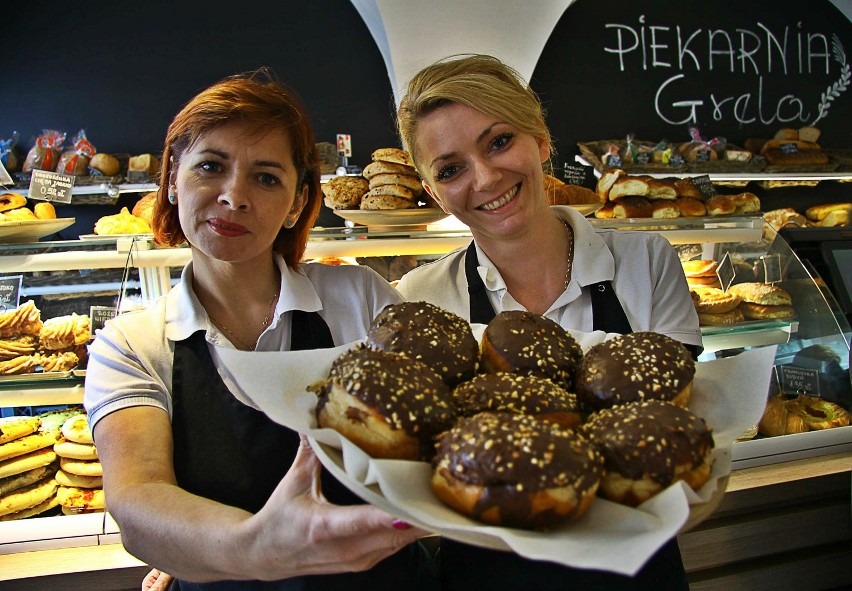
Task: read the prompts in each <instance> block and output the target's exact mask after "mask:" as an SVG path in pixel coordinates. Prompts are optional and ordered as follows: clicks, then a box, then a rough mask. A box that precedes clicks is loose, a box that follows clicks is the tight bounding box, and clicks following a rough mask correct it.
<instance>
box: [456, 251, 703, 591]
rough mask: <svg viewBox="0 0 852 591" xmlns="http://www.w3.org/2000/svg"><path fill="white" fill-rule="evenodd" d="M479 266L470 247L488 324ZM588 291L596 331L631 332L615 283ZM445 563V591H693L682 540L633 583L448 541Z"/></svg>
mask: <svg viewBox="0 0 852 591" xmlns="http://www.w3.org/2000/svg"><path fill="white" fill-rule="evenodd" d="M477 265H478V261H477V258H476V248H475V246H474V244H473V242H471V244H470V246H469V247H468V249H467V252H466V254H465V275H466V276H467V285H468V287H467V289H468V294H469V296H470V321H471V322H477V323H481V324H488V322H489V321H490V320H491V319H492V318H494V316H495V315H496V314H495V312H494V308H493V307H492V306H491V302H490V301H489V300H488V294H487V291H486V289H485V284H484V283H483V282H482V278H481V277H480V276H479V273H478V272H477V270H476V268H477ZM589 289H591V292H590V295H591V298H592V315H593V322H592V324H593V327H594V330H602V331H604V332H610V333H620V334H626V333H629V332H631V328H630V323H629V322H628V321H627V315H626V314H625V313H624V308H623V307H622V306H621V303H620V302H619V301H618V298H617V297H616V295H615V290H614V289H612V283H611V282H610V281H602V282H600V283H595V284H594V285H591V286H590V287H589ZM440 557H441V578H442V586H441V588H442V589H444V590H446V591H470V590H471V589H488V590H489V591H500V590H503V589H505V590H506V591H620V590H628V589H629V590H632V591H689V582H688V581H687V578H686V572H685V571H684V569H683V561H682V560H681V556H680V549H679V548H678V545H677V538H672V539H671V540H670V541H669V542H667V543H666V544H665V545H664V546H663V547H662V548H660V549H659V550H658V551H657V553H656V554H654V556H652V557H651V558H650V559H649V560H648V562H647V563H646V564H645V566H643V567H642V569H641V570H640V571H639V572H638V573H636V575H635V576H633V577H627V576H624V575H619V574H615V573H610V572H604V571H596V570H586V569H578V568H571V567H567V566H562V565H560V564H556V563H553V562H543V561H538V560H530V559H527V558H524V557H522V556H519V555H517V554H515V553H513V552H501V551H497V550H488V549H485V548H479V547H477V546H471V545H468V544H463V543H461V542H455V541H453V540H448V539H443V540H441V550H440Z"/></svg>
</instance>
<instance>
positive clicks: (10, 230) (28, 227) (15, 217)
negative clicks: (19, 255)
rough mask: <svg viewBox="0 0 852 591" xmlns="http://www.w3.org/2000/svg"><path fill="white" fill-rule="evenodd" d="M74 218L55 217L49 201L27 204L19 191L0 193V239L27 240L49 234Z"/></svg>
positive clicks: (6, 240)
mask: <svg viewBox="0 0 852 591" xmlns="http://www.w3.org/2000/svg"><path fill="white" fill-rule="evenodd" d="M74 221H75V220H74V218H57V217H56V209H55V208H54V207H53V204H52V203H51V202H49V201H35V202H34V205H33V206H31V207H30V206H29V205H28V201H27V198H26V197H25V196H24V195H21V194H20V193H11V192H9V193H3V194H0V241H3V242H28V241H32V240H38V239H39V238H43V237H45V236H50V235H51V234H54V233H56V232H59V231H60V230H64V229H65V228H67V227H68V226H70V225H71V224H73V223H74Z"/></svg>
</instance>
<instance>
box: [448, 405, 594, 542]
mask: <svg viewBox="0 0 852 591" xmlns="http://www.w3.org/2000/svg"><path fill="white" fill-rule="evenodd" d="M432 464H433V471H432V489H433V490H434V491H435V494H436V495H437V496H438V498H440V499H441V500H442V501H443V502H444V503H446V504H447V505H449V506H450V507H452V508H454V509H455V510H457V511H459V512H461V513H463V514H465V515H467V516H469V517H471V518H473V519H476V520H479V521H482V522H485V523H490V524H493V525H504V526H508V527H518V528H528V529H529V528H535V529H546V528H548V527H551V526H554V525H556V524H558V523H562V522H564V521H570V520H572V519H576V518H577V517H579V516H580V515H582V514H583V513H584V512H585V511H586V510H587V509H588V507H589V505H590V504H591V503H592V501H593V500H594V497H595V493H596V491H597V488H598V485H599V483H600V480H601V476H602V474H603V460H602V457H601V455H600V453H599V452H598V451H597V449H596V448H595V446H593V445H592V444H591V443H590V442H588V441H586V440H584V439H583V438H581V437H579V436H578V435H577V434H576V433H575V432H574V431H572V430H570V429H562V428H560V427H558V426H556V425H553V424H551V423H547V422H544V421H540V420H538V419H537V418H535V417H532V416H529V415H520V414H512V413H487V412H486V413H480V414H478V415H476V416H473V417H468V418H463V419H460V420H459V421H458V422H457V423H456V424H455V426H453V428H452V429H450V430H449V431H447V432H445V433H442V434H441V435H440V438H439V442H438V445H437V453H436V455H435V458H434V459H433V462H432Z"/></svg>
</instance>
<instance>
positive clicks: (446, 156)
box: [429, 121, 502, 166]
mask: <svg viewBox="0 0 852 591" xmlns="http://www.w3.org/2000/svg"><path fill="white" fill-rule="evenodd" d="M501 123H502V121H495V122H494V123H492V124H491V125H489V126H488V127H486V128H485V129H484V130H482V133H480V134H479V135H478V136H476V143H477V144H478V143H479V142H481V141H482V139H483V138H485V137H486V136H487V135H488V134H490V133H491V130H492V129H494V127H495V126H496V125H500V124H501ZM453 154H455V152H449V153H447V154H441V155H440V156H438V157H437V158H435V159H434V160H432V162H430V163H429V166H433V165H434V164H435V163H436V162H437V161H438V160H448V159H449V158H451V157H452V156H453Z"/></svg>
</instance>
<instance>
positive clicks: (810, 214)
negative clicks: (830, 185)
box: [805, 203, 852, 222]
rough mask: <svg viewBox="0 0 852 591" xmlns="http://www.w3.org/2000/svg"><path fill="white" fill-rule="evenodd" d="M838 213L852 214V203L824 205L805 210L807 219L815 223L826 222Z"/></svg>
mask: <svg viewBox="0 0 852 591" xmlns="http://www.w3.org/2000/svg"><path fill="white" fill-rule="evenodd" d="M836 211H844V212H846V213H850V212H852V203H822V204H820V205H812V206H811V207H809V208H807V209H806V210H805V217H807V218H808V219H809V220H811V221H814V222H820V221H822V220H824V219H825V218H826V217H827V216H828V215H829V214H830V213H832V212H836Z"/></svg>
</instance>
